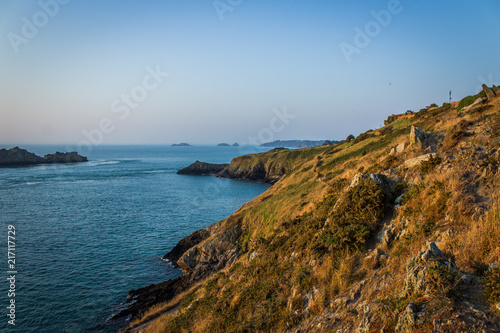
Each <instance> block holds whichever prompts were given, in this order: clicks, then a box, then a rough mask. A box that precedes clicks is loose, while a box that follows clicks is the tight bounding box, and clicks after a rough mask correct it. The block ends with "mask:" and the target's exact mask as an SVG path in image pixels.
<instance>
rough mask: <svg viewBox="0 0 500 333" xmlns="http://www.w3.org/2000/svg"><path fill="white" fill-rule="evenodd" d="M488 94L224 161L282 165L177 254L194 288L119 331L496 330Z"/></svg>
mask: <svg viewBox="0 0 500 333" xmlns="http://www.w3.org/2000/svg"><path fill="white" fill-rule="evenodd" d="M495 92H496V94H495ZM486 95H487V98H484V96H478V98H482V100H481V101H480V102H477V103H474V102H476V100H477V99H474V100H473V98H468V100H467V101H465V102H463V103H460V107H461V108H462V109H461V110H458V109H457V106H458V105H459V103H453V104H444V105H443V106H441V107H436V106H434V107H429V108H425V109H422V110H421V111H420V112H418V113H416V114H403V115H393V116H391V117H389V118H388V120H387V121H386V126H385V127H383V128H381V129H379V130H376V131H373V130H371V131H368V132H366V133H363V134H361V135H359V136H358V137H357V138H356V139H354V140H346V141H344V142H341V143H339V144H337V145H334V146H322V147H316V148H309V149H301V150H294V151H289V150H282V151H272V152H269V153H266V154H259V155H255V156H246V157H241V158H239V159H238V160H237V162H238V163H236V162H235V163H234V164H233V163H231V166H230V167H232V168H234V169H238V170H250V169H252V168H254V167H255V165H258V164H259V163H263V164H264V166H265V168H266V167H267V168H270V165H279V167H278V168H277V169H276V170H282V168H283V167H284V171H283V172H281V171H280V174H279V176H280V178H279V181H277V182H276V183H275V184H274V185H273V186H272V187H271V188H270V189H269V190H268V191H266V192H265V193H263V194H262V195H261V196H259V197H257V198H256V199H254V200H253V201H251V202H249V203H247V204H245V205H244V206H243V207H241V208H240V209H239V210H238V211H237V212H236V213H235V214H234V215H232V216H230V217H229V218H227V219H225V220H223V221H221V222H219V223H217V224H216V225H213V226H211V227H210V228H208V229H207V230H208V231H209V233H210V236H208V237H207V238H206V239H204V240H202V241H201V242H200V243H198V244H197V245H195V246H193V247H191V248H190V249H188V250H187V251H186V252H185V253H184V254H183V255H182V256H180V259H179V260H178V264H179V266H180V267H182V268H183V272H184V274H185V275H184V276H185V279H190V281H191V283H190V284H188V287H186V288H184V289H183V292H182V293H180V294H178V295H177V297H176V298H174V299H172V300H170V301H167V302H164V303H160V304H157V305H156V306H155V307H153V308H152V309H150V310H149V311H148V312H147V313H145V314H143V316H142V317H140V318H138V319H137V318H136V320H134V321H133V322H132V324H131V329H130V331H134V330H135V331H145V332H331V331H334V332H335V331H340V332H354V331H357V332H428V331H431V330H432V331H435V332H458V331H463V332H466V331H470V332H478V331H486V332H497V331H499V330H500V325H499V323H500V320H499V316H498V314H499V313H498V308H500V304H499V303H498V302H500V279H499V277H500V264H498V262H500V247H499V245H498V239H500V227H499V224H500V191H499V187H498V186H499V185H500V173H499V172H498V167H499V158H500V149H499V148H500V98H499V97H497V95H498V96H500V91H498V89H497V90H496V91H495V90H493V91H490V90H488V91H487V94H486ZM473 103H474V104H475V105H474V106H473V107H469V108H466V111H464V106H467V105H472V104H473ZM233 162H234V161H233ZM134 327H135V329H134Z"/></svg>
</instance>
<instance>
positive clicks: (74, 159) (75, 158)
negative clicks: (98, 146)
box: [0, 147, 87, 166]
mask: <svg viewBox="0 0 500 333" xmlns="http://www.w3.org/2000/svg"><path fill="white" fill-rule="evenodd" d="M78 162H87V158H86V157H84V156H80V155H78V154H77V153H76V152H71V153H60V152H57V153H55V154H48V155H45V157H40V156H38V155H35V154H33V153H30V152H29V151H27V150H26V149H22V148H19V147H14V148H11V149H9V150H7V149H1V150H0V166H19V165H36V164H51V163H78Z"/></svg>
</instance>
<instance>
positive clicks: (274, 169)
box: [217, 162, 286, 184]
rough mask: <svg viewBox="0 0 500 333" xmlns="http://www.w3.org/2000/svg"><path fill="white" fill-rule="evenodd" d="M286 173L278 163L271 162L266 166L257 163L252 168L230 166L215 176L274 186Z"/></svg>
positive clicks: (262, 163)
mask: <svg viewBox="0 0 500 333" xmlns="http://www.w3.org/2000/svg"><path fill="white" fill-rule="evenodd" d="M285 173H286V168H285V167H283V166H280V165H279V164H278V163H275V162H271V163H269V164H266V163H264V162H258V163H257V164H255V165H253V166H248V167H247V166H243V167H242V166H239V165H235V164H233V163H232V162H231V164H230V165H229V166H228V167H227V168H225V169H224V170H222V171H221V172H219V174H218V175H217V176H219V177H222V178H233V179H248V180H254V181H259V182H263V183H269V184H274V183H275V182H277V181H278V180H279V179H280V178H281V177H283V175H284V174H285Z"/></svg>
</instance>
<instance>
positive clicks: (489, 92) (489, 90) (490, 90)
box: [483, 84, 496, 100]
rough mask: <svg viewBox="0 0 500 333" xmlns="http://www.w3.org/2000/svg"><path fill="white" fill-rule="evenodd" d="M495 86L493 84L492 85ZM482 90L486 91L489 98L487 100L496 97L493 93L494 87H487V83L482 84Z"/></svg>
mask: <svg viewBox="0 0 500 333" xmlns="http://www.w3.org/2000/svg"><path fill="white" fill-rule="evenodd" d="M493 87H495V86H493ZM483 90H484V92H485V93H486V97H487V98H488V99H489V100H492V99H493V98H495V97H496V94H495V91H494V88H493V89H492V88H490V87H488V86H487V85H485V84H483Z"/></svg>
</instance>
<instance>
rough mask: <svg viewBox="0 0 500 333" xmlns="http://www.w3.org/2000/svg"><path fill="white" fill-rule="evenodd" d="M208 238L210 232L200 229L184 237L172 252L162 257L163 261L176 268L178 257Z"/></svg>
mask: <svg viewBox="0 0 500 333" xmlns="http://www.w3.org/2000/svg"><path fill="white" fill-rule="evenodd" d="M208 237H210V232H209V231H207V230H205V229H201V230H196V231H195V232H193V233H192V234H191V235H189V236H186V237H184V238H183V239H181V241H180V242H179V243H178V244H177V245H176V246H174V248H173V249H172V251H170V252H168V253H167V254H165V255H164V256H163V258H162V259H163V260H165V261H169V262H171V263H172V264H173V265H174V266H177V260H179V259H180V257H181V256H182V255H183V254H184V253H185V252H186V251H187V250H189V249H190V248H192V247H193V246H195V245H198V244H199V243H201V242H202V241H204V240H205V239H207V238H208Z"/></svg>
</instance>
